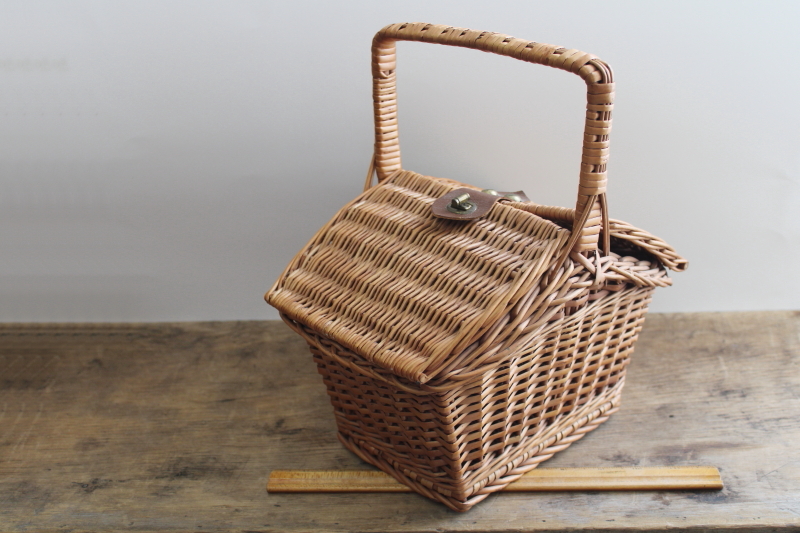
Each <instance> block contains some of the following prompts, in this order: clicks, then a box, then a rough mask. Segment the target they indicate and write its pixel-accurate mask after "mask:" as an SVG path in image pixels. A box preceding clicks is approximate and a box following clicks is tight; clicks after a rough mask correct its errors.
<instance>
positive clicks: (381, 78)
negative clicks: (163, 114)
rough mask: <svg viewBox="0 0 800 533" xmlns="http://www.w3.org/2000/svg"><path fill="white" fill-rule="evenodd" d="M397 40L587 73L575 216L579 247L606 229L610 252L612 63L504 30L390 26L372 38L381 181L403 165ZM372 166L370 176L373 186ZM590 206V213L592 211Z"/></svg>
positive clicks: (376, 161)
mask: <svg viewBox="0 0 800 533" xmlns="http://www.w3.org/2000/svg"><path fill="white" fill-rule="evenodd" d="M397 41H422V42H426V43H438V44H446V45H450V46H460V47H464V48H474V49H477V50H483V51H484V52H491V53H494V54H499V55H504V56H509V57H513V58H515V59H519V60H521V61H527V62H529V63H538V64H540V65H547V66H550V67H555V68H560V69H562V70H566V71H567V72H572V73H575V74H577V75H578V76H580V77H581V78H583V80H584V81H585V82H586V87H587V105H586V126H585V128H584V135H583V152H582V157H581V171H580V184H579V187H578V200H577V203H576V208H575V219H574V221H573V235H574V234H575V233H576V232H578V230H579V228H580V233H579V235H575V237H576V238H575V239H573V240H574V245H573V247H572V248H571V250H572V251H575V252H591V251H594V250H597V247H598V235H599V234H600V233H601V229H602V230H603V231H602V233H603V244H602V249H603V251H604V252H605V254H606V255H607V254H608V249H609V242H608V241H609V231H608V214H607V212H606V211H607V210H606V199H605V193H606V162H607V161H608V144H609V142H608V136H609V132H610V131H611V110H612V109H613V107H614V80H613V74H612V72H611V67H609V66H608V65H607V64H606V63H604V62H603V61H601V60H599V59H598V58H596V57H595V56H593V55H591V54H587V53H584V52H581V51H579V50H571V49H570V50H568V49H566V48H561V47H558V46H553V45H550V44H542V43H535V42H532V41H525V40H523V39H517V38H515V37H509V36H508V35H503V34H500V33H491V32H485V31H476V30H469V29H465V28H454V27H451V26H442V25H434V24H425V23H421V22H418V23H401V24H392V25H389V26H386V27H385V28H383V29H382V30H380V31H379V32H378V33H377V34H376V35H375V39H374V40H373V41H372V96H373V101H374V108H375V154H374V158H373V162H372V165H371V166H370V169H373V168H374V170H375V172H376V173H377V175H378V181H379V182H380V181H382V180H385V179H386V178H388V177H389V176H390V175H392V174H393V173H395V172H397V171H398V170H400V169H401V168H402V166H401V162H400V143H399V138H398V133H397V88H396V83H395V82H396V72H395V64H396V63H395V56H396V48H397V47H396V42H397ZM371 175H372V170H370V174H369V175H368V176H367V188H368V187H369V185H370V183H371V181H372V180H371ZM587 210H588V213H587V212H586V211H587Z"/></svg>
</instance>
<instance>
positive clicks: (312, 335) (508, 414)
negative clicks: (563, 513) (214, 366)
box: [283, 287, 653, 511]
mask: <svg viewBox="0 0 800 533" xmlns="http://www.w3.org/2000/svg"><path fill="white" fill-rule="evenodd" d="M652 291H653V289H652V288H639V287H630V288H627V289H624V290H621V291H618V292H614V293H610V294H609V296H607V297H605V298H601V299H598V300H595V301H594V302H593V303H592V304H590V305H588V306H586V307H584V308H583V309H581V310H580V311H578V312H575V313H573V314H571V315H570V316H563V317H561V318H559V319H557V320H555V321H553V322H552V323H551V324H550V325H549V327H548V328H547V330H546V331H544V332H542V334H541V335H539V336H537V337H536V338H535V339H532V341H531V342H530V343H529V344H528V345H526V346H523V347H520V349H519V350H518V351H516V352H515V353H513V354H511V356H510V357H509V358H508V360H507V361H504V362H503V363H502V364H500V365H498V366H496V367H494V368H491V369H489V370H487V371H485V372H484V373H482V375H481V376H480V377H479V379H476V380H475V381H471V382H466V383H460V384H455V385H454V386H453V388H452V389H450V390H442V391H430V390H425V388H424V387H419V388H417V390H408V388H406V387H404V388H403V390H401V389H400V388H398V387H397V386H396V385H393V384H392V383H389V382H386V381H383V380H380V379H373V378H370V377H367V376H365V375H364V374H363V373H361V372H359V371H358V370H354V369H353V368H354V366H364V365H368V363H367V362H366V361H364V360H363V358H361V357H359V356H358V355H357V354H355V353H353V352H352V351H351V350H348V349H347V348H345V347H343V346H342V345H341V344H339V343H336V342H335V341H331V340H330V339H328V338H326V337H325V336H322V335H320V334H319V333H318V332H316V331H314V330H312V329H310V328H307V327H304V326H302V325H301V324H299V323H297V322H295V321H293V320H292V319H290V318H288V317H286V316H284V317H283V318H284V320H285V321H286V322H287V323H288V324H289V325H290V326H291V327H292V328H293V329H295V330H296V331H298V332H299V333H301V335H302V336H303V337H304V338H305V339H306V341H307V342H308V344H309V347H310V349H311V353H312V354H313V357H314V361H315V362H316V364H317V368H318V371H319V373H320V374H321V375H322V377H323V380H324V382H325V385H326V386H327V390H328V395H329V396H330V400H331V404H332V405H333V408H334V413H335V415H336V422H337V425H338V429H339V439H340V440H341V442H342V443H343V444H344V445H345V446H346V447H347V448H348V449H350V450H351V451H352V452H354V453H356V454H357V455H358V456H359V457H361V458H362V459H363V460H364V461H366V462H368V463H371V464H373V465H375V466H376V467H378V468H380V469H381V470H383V471H385V472H387V473H389V474H391V475H392V476H393V477H395V478H396V479H397V480H398V481H400V482H402V483H404V484H406V485H408V486H410V487H412V488H413V489H414V490H416V491H417V492H419V493H420V494H423V495H425V496H427V497H429V498H431V499H434V500H437V501H439V502H441V503H443V504H445V505H447V506H448V507H450V508H451V509H454V510H456V511H466V510H468V509H469V508H470V507H472V506H473V505H475V504H476V503H478V502H480V501H481V500H483V499H484V498H486V496H488V495H489V494H491V493H492V492H496V491H498V490H501V489H502V488H503V487H505V486H506V485H507V484H508V483H511V482H512V481H515V480H516V479H518V478H519V476H521V475H522V474H523V473H525V472H527V471H528V470H531V469H533V468H535V467H536V466H537V465H538V464H539V463H540V462H542V461H544V460H546V459H549V458H550V457H552V455H553V454H554V453H556V452H558V451H561V450H564V449H565V448H567V447H568V446H569V445H570V444H571V443H573V442H575V441H576V440H578V439H580V438H581V437H582V436H583V435H585V434H586V433H587V432H589V431H591V430H593V429H595V428H596V427H597V426H598V425H599V424H601V423H602V422H604V421H605V420H607V419H608V416H609V415H610V414H611V413H613V412H614V411H616V410H617V408H618V406H619V403H620V395H621V391H622V387H623V385H624V383H625V368H626V366H627V365H628V362H629V361H630V354H631V352H632V351H633V345H634V343H635V341H636V338H637V336H638V334H639V331H640V330H641V327H642V324H643V322H644V317H645V313H646V312H647V306H648V304H649V302H650V295H651V294H652ZM347 363H349V364H347Z"/></svg>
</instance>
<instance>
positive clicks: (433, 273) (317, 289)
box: [266, 171, 570, 383]
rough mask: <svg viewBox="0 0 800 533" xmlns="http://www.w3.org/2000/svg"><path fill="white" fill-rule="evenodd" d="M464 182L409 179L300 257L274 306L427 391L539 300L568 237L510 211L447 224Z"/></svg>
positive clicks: (363, 203) (378, 191)
mask: <svg viewBox="0 0 800 533" xmlns="http://www.w3.org/2000/svg"><path fill="white" fill-rule="evenodd" d="M457 188H458V185H457V184H455V183H454V182H447V181H444V180H438V179H436V178H431V177H428V176H422V175H420V174H416V173H414V172H409V171H401V172H399V173H398V174H397V175H396V176H394V177H393V178H392V179H389V180H386V181H384V182H383V183H381V184H380V185H378V186H375V187H373V188H371V189H369V190H367V191H366V192H364V193H363V194H362V195H360V196H359V197H358V198H356V199H355V200H354V201H353V202H351V203H350V204H349V205H347V206H345V207H344V208H343V209H342V210H341V211H339V213H337V214H336V216H335V217H334V218H333V219H332V220H331V221H330V222H329V223H328V224H327V225H326V226H325V227H324V228H322V230H320V231H319V233H317V235H315V236H314V238H313V239H312V240H311V242H310V243H309V244H307V245H306V247H305V248H304V249H303V250H301V252H300V253H299V254H298V255H297V256H296V257H295V259H294V260H293V261H292V263H291V264H290V265H289V266H288V267H287V269H286V271H285V272H284V273H283V274H282V275H281V277H280V279H279V280H278V281H277V282H276V284H275V286H274V287H273V288H272V289H271V290H270V291H269V292H268V293H267V295H266V300H267V301H268V302H269V303H270V304H271V305H273V306H275V307H276V308H278V309H279V310H280V311H282V312H283V313H285V314H286V315H288V316H289V317H291V318H292V319H293V320H296V321H298V322H301V323H303V324H305V325H307V326H308V327H311V328H313V329H315V330H317V331H318V332H320V333H322V334H323V335H325V336H327V337H329V338H331V339H333V340H335V341H336V342H338V343H340V344H342V345H344V346H346V347H347V348H349V349H350V350H353V351H354V352H356V353H357V354H359V355H360V356H362V357H364V358H365V359H367V360H368V361H372V362H374V363H375V364H377V365H379V366H381V367H382V368H385V369H387V370H389V371H391V372H392V373H394V374H395V375H398V376H402V377H405V378H408V379H411V380H414V381H417V382H420V383H424V382H426V381H427V380H428V379H430V377H431V376H432V375H433V373H434V372H435V371H436V369H438V368H442V367H443V366H445V365H446V363H447V361H448V360H449V358H452V357H454V356H457V355H458V354H459V353H460V352H461V351H463V350H464V349H465V348H466V347H467V346H469V345H470V344H471V343H472V342H474V340H475V339H477V338H479V337H480V336H481V335H482V334H483V333H484V332H485V331H486V330H487V329H488V328H490V327H491V326H492V325H494V324H495V323H496V321H497V320H499V319H500V318H501V317H503V316H504V315H506V314H507V312H508V310H509V308H510V307H511V306H513V305H514V304H515V303H516V302H517V301H518V300H519V299H520V298H522V297H523V296H524V295H525V294H527V293H528V292H529V291H531V290H532V289H533V288H534V287H535V286H536V284H537V283H538V281H539V280H540V279H541V277H542V275H543V274H544V273H545V272H546V271H547V269H548V268H549V267H550V265H551V263H552V261H553V259H554V258H555V257H556V256H557V255H558V254H559V252H560V251H561V250H562V249H563V248H564V246H565V245H566V243H567V240H568V238H569V236H570V232H569V231H567V230H565V229H562V228H560V227H559V226H557V225H556V224H554V223H552V222H549V221H547V220H544V219H542V218H540V217H538V216H536V215H534V214H532V213H529V212H527V211H524V210H522V209H517V208H515V207H512V206H510V205H508V204H507V203H505V202H502V201H498V202H495V203H494V204H493V205H492V206H491V209H490V211H489V212H488V213H487V214H486V215H485V216H483V217H482V218H479V219H475V220H446V219H442V218H436V217H434V216H433V214H432V213H431V205H432V204H433V202H434V201H435V200H436V199H437V198H440V197H442V196H444V195H445V194H447V193H448V192H451V191H453V190H455V189H457Z"/></svg>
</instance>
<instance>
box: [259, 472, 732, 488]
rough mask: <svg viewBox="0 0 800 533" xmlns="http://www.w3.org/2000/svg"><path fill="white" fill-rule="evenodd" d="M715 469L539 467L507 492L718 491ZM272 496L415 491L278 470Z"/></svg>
mask: <svg viewBox="0 0 800 533" xmlns="http://www.w3.org/2000/svg"><path fill="white" fill-rule="evenodd" d="M721 488H723V484H722V478H721V477H720V475H719V470H717V469H716V468H714V467H713V466H672V467H670V466H662V467H637V466H630V467H617V468H614V467H607V468H536V469H535V470H532V471H530V472H528V473H526V474H525V475H524V476H522V478H520V479H519V480H517V481H514V482H513V483H511V484H509V485H508V486H506V487H505V488H504V489H502V491H503V492H549V491H562V490H563V491H567V490H571V491H578V490H580V491H589V490H700V489H706V490H708V489H711V490H719V489H721ZM267 491H268V492H271V493H279V492H411V489H410V488H408V487H407V486H405V485H403V484H402V483H399V482H398V481H396V480H395V479H394V478H393V477H391V476H389V475H388V474H385V473H384V472H375V471H372V470H273V471H272V472H271V473H270V475H269V481H267Z"/></svg>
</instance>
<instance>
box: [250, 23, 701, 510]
mask: <svg viewBox="0 0 800 533" xmlns="http://www.w3.org/2000/svg"><path fill="white" fill-rule="evenodd" d="M398 40H407V41H423V42H428V43H439V44H447V45H451V46H461V47H467V48H475V49H478V50H483V51H486V52H492V53H496V54H499V55H506V56H510V57H513V58H516V59H520V60H522V61H527V62H530V63H538V64H542V65H547V66H551V67H556V68H560V69H562V70H566V71H568V72H572V73H575V74H577V75H579V76H580V77H581V78H582V79H583V80H584V81H585V82H586V85H587V93H588V96H587V99H588V103H587V111H586V126H585V130H584V141H583V152H582V159H581V163H580V175H579V178H580V183H579V189H578V200H577V203H576V206H575V208H574V209H569V208H562V207H549V206H543V205H538V204H536V203H533V202H531V201H526V200H527V198H526V197H524V195H522V194H519V193H515V194H506V193H498V192H496V191H486V192H481V189H480V188H479V187H474V186H471V185H466V184H462V183H459V182H457V181H453V180H449V179H441V178H434V177H430V176H424V175H421V174H418V173H415V172H412V171H408V170H404V169H403V168H402V167H401V162H400V149H399V144H398V133H397V132H398V130H397V109H396V92H395V45H396V41H398ZM372 75H373V99H374V113H375V153H374V159H373V162H372V165H371V168H370V172H369V174H368V176H367V183H366V186H365V191H364V192H363V193H362V194H361V195H359V196H358V197H357V198H356V199H355V200H353V201H352V202H350V203H349V204H348V205H346V206H345V207H344V208H342V209H341V210H340V211H339V212H338V213H337V214H336V215H335V216H334V217H333V219H332V220H331V221H330V222H328V223H327V224H326V225H325V226H324V227H323V228H322V229H321V230H320V231H319V232H318V233H317V234H316V235H315V236H314V237H313V238H312V239H311V241H310V242H309V243H308V244H307V245H306V246H305V247H304V248H303V249H302V250H301V251H300V253H298V254H297V256H296V257H295V258H294V259H293V260H292V261H291V263H290V264H289V265H288V267H287V268H286V270H285V271H284V272H283V273H282V274H281V276H280V278H279V279H278V281H277V282H276V283H275V285H274V286H273V287H272V288H271V289H270V290H269V292H267V294H266V297H265V298H266V300H267V302H269V303H270V304H271V305H273V306H275V307H276V308H277V309H278V310H280V312H281V317H282V318H283V320H284V321H285V322H286V323H287V324H288V325H289V326H290V327H291V328H292V329H294V330H295V331H296V332H297V333H299V334H300V335H301V336H302V337H303V338H304V339H305V340H306V341H307V342H308V344H309V347H310V349H311V353H312V355H313V357H314V360H315V362H316V364H317V367H318V370H319V372H320V374H321V375H322V377H323V380H324V382H325V385H326V386H327V390H328V395H329V397H330V400H331V403H332V405H333V408H334V412H335V416H336V421H337V425H338V429H339V439H340V440H341V442H342V443H343V444H344V445H345V446H346V447H347V448H348V449H350V450H351V451H353V452H354V453H355V454H357V455H358V456H359V457H361V458H362V459H363V460H364V461H366V462H368V463H371V464H373V465H375V466H377V467H378V468H380V469H381V470H383V471H385V472H387V473H389V474H391V475H392V476H394V477H395V478H396V479H398V480H399V481H400V482H402V483H404V484H406V485H408V486H409V487H411V488H412V489H414V490H416V491H417V492H419V493H420V494H423V495H425V496H427V497H429V498H432V499H434V500H437V501H439V502H442V503H444V504H445V505H447V506H448V507H450V508H451V509H454V510H457V511H465V510H467V509H469V508H470V507H472V506H473V505H475V504H476V503H477V502H479V501H481V500H483V499H484V498H486V496H487V495H489V494H491V493H492V492H495V491H498V490H500V489H502V488H503V487H505V486H506V485H507V484H508V483H510V482H512V481H514V480H516V479H517V478H519V477H520V476H521V475H522V474H523V473H525V472H526V471H528V470H530V469H532V468H535V467H536V466H537V465H538V464H539V463H540V462H541V461H544V460H546V459H548V458H549V457H551V456H552V455H553V454H554V453H556V452H558V451H561V450H563V449H565V448H567V447H568V446H569V445H570V444H572V443H573V442H575V441H576V440H578V439H580V438H581V437H582V436H583V435H585V434H586V433H588V432H589V431H591V430H593V429H594V428H596V427H597V426H598V425H599V424H601V423H602V422H604V421H605V420H607V419H608V417H609V415H610V414H611V413H613V412H614V411H615V410H616V409H617V408H618V406H619V402H620V392H621V390H622V387H623V384H624V382H625V368H626V366H627V364H628V362H629V358H630V355H631V352H632V351H633V345H634V342H635V341H636V338H637V336H638V334H639V331H640V330H641V328H642V324H643V322H644V317H645V313H646V312H647V307H648V304H649V302H650V297H651V294H652V292H653V289H654V288H655V287H665V286H668V285H670V284H671V280H670V279H669V277H668V276H667V273H666V268H670V269H672V270H675V271H682V270H684V269H685V268H686V267H687V262H686V261H685V260H684V259H682V258H681V257H680V256H678V255H677V254H676V253H675V251H674V250H673V249H672V248H670V247H669V246H668V245H667V244H666V243H664V242H663V241H661V240H659V239H658V238H656V237H654V236H652V235H650V234H648V233H647V232H645V231H642V230H639V229H637V228H635V227H633V226H631V225H629V224H626V223H624V222H620V221H617V220H613V219H609V218H608V213H607V203H606V196H605V190H606V162H607V159H608V146H609V140H608V135H609V131H610V128H611V110H612V106H613V97H614V83H613V78H612V72H611V69H610V68H609V67H608V65H606V64H605V63H604V62H602V61H600V60H599V59H597V58H596V57H595V56H593V55H590V54H586V53H583V52H580V51H577V50H568V49H565V48H561V47H557V46H552V45H547V44H541V43H534V42H529V41H524V40H521V39H517V38H513V37H509V36H505V35H501V34H498V33H489V32H481V31H474V30H468V29H461V28H453V27H448V26H440V25H431V24H422V23H413V24H410V23H409V24H394V25H391V26H387V27H385V28H383V29H382V30H381V31H380V32H378V34H377V35H376V36H375V39H374V41H373V45H372ZM373 171H374V173H375V174H377V178H378V183H377V184H376V185H375V186H372V179H373Z"/></svg>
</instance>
